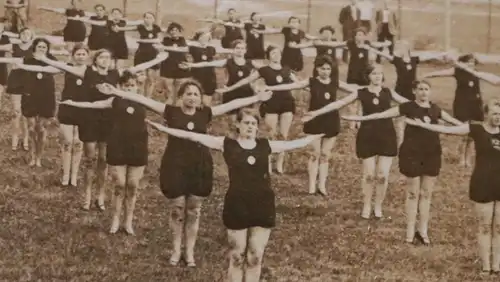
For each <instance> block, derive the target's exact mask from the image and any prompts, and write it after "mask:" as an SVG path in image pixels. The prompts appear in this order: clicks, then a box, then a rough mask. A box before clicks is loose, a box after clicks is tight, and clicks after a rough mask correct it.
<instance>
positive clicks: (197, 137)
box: [146, 120, 224, 151]
mask: <svg viewBox="0 0 500 282" xmlns="http://www.w3.org/2000/svg"><path fill="white" fill-rule="evenodd" d="M146 122H147V123H149V124H150V125H151V126H152V127H154V128H155V129H157V130H159V131H162V132H165V133H167V134H169V135H172V136H175V137H177V138H182V139H187V140H190V141H193V142H197V143H200V144H202V145H203V146H206V147H208V148H210V149H214V150H219V151H222V150H223V148H224V137H219V136H212V135H207V134H200V133H196V132H191V131H185V130H181V129H176V128H171V127H166V126H163V125H161V124H159V123H156V122H152V121H150V120H146Z"/></svg>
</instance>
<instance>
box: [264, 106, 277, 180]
mask: <svg viewBox="0 0 500 282" xmlns="http://www.w3.org/2000/svg"><path fill="white" fill-rule="evenodd" d="M264 121H265V123H266V125H267V126H269V138H270V139H276V134H277V132H278V115H277V114H266V115H265V116H264ZM272 172H273V158H272V156H269V173H272Z"/></svg>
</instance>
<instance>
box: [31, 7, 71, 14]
mask: <svg viewBox="0 0 500 282" xmlns="http://www.w3.org/2000/svg"><path fill="white" fill-rule="evenodd" d="M38 10H44V11H48V12H54V13H57V14H62V15H64V14H66V9H64V8H51V7H46V6H39V7H38Z"/></svg>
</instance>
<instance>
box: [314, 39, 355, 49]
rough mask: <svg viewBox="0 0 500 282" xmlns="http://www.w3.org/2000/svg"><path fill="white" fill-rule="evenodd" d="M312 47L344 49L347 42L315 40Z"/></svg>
mask: <svg viewBox="0 0 500 282" xmlns="http://www.w3.org/2000/svg"><path fill="white" fill-rule="evenodd" d="M314 45H315V46H326V47H333V48H340V47H345V46H346V45H347V42H346V41H323V40H315V41H314Z"/></svg>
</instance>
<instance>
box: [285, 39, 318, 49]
mask: <svg viewBox="0 0 500 282" xmlns="http://www.w3.org/2000/svg"><path fill="white" fill-rule="evenodd" d="M312 46H314V43H313V42H312V41H306V42H302V43H295V42H290V43H288V47H290V48H295V49H303V48H309V47H312Z"/></svg>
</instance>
